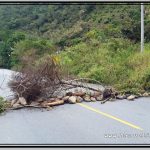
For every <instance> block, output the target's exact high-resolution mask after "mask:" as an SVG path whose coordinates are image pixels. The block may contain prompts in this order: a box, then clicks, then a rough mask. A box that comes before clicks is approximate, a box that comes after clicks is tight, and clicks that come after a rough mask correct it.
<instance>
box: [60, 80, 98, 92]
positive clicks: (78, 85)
mask: <svg viewBox="0 0 150 150" xmlns="http://www.w3.org/2000/svg"><path fill="white" fill-rule="evenodd" d="M61 84H62V85H63V84H66V85H71V86H74V87H75V88H76V87H82V88H86V89H89V90H93V91H97V92H99V91H100V90H97V89H95V88H92V87H88V86H84V85H83V84H75V83H70V82H69V81H61Z"/></svg>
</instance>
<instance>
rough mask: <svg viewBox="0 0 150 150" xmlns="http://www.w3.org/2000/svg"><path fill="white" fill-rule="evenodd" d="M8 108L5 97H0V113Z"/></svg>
mask: <svg viewBox="0 0 150 150" xmlns="http://www.w3.org/2000/svg"><path fill="white" fill-rule="evenodd" d="M5 109H6V102H5V101H4V99H3V97H0V113H2V112H4V111H5Z"/></svg>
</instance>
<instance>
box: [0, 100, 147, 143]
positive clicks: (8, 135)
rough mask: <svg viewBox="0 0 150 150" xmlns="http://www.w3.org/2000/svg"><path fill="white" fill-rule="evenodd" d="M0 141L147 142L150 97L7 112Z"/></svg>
mask: <svg viewBox="0 0 150 150" xmlns="http://www.w3.org/2000/svg"><path fill="white" fill-rule="evenodd" d="M0 144H150V98H140V99H137V100H135V101H128V100H118V101H115V102H106V103H105V104H101V103H100V102H87V103H85V102H84V103H78V104H65V105H61V106H57V107H54V108H53V109H52V110H50V111H47V110H44V109H31V108H29V109H27V108H26V109H20V110H13V111H8V112H6V113H4V114H2V115H0Z"/></svg>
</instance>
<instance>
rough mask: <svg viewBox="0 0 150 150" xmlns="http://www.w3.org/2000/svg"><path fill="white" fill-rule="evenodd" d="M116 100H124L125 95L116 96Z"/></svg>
mask: <svg viewBox="0 0 150 150" xmlns="http://www.w3.org/2000/svg"><path fill="white" fill-rule="evenodd" d="M116 98H117V99H120V100H123V99H126V98H127V97H126V96H125V95H117V96H116Z"/></svg>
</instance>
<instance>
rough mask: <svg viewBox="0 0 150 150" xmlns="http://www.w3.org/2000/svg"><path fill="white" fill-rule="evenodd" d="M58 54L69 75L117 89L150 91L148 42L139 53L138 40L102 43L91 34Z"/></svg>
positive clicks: (119, 39) (113, 40)
mask: <svg viewBox="0 0 150 150" xmlns="http://www.w3.org/2000/svg"><path fill="white" fill-rule="evenodd" d="M92 36H93V34H92ZM60 56H61V64H62V66H63V67H64V68H65V69H66V68H67V70H68V71H69V73H70V74H72V75H76V76H78V77H86V78H91V79H95V80H98V81H100V82H101V83H103V84H105V85H111V86H113V87H115V88H116V89H118V90H120V91H131V92H132V93H138V92H141V91H143V90H148V91H150V44H146V46H145V51H144V52H143V53H140V44H134V43H132V42H130V41H129V40H126V39H121V38H116V39H114V38H112V39H109V40H107V41H105V42H104V43H101V42H99V41H98V40H97V39H96V38H93V37H92V38H91V39H89V41H86V42H80V43H79V44H77V45H75V46H72V47H69V48H66V49H65V51H64V52H62V53H61V54H60Z"/></svg>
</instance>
